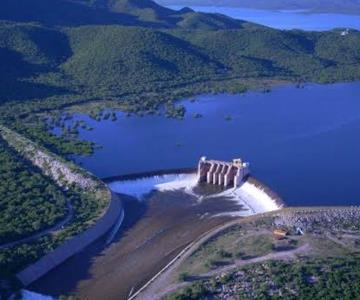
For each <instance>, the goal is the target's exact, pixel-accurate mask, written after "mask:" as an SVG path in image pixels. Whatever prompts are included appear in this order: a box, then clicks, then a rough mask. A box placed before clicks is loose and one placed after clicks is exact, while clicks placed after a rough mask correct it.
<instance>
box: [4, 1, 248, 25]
mask: <svg viewBox="0 0 360 300" xmlns="http://www.w3.org/2000/svg"><path fill="white" fill-rule="evenodd" d="M0 19H2V20H8V21H16V22H39V23H42V24H45V25H50V26H53V25H55V26H79V25H90V24H92V25H110V24H118V25H126V26H141V27H148V28H176V27H181V28H187V29H199V28H207V29H226V28H229V29H230V28H240V27H241V25H242V23H243V22H241V21H239V20H234V19H231V18H229V17H226V16H224V15H219V14H205V13H196V12H194V11H192V10H191V9H183V10H180V11H174V10H171V9H168V8H165V7H162V6H160V5H158V4H157V3H155V2H154V1H151V0H51V1H49V0H2V1H1V3H0Z"/></svg>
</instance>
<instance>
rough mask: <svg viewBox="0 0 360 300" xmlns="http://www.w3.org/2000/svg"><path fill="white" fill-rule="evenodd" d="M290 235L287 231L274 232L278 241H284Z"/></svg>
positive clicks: (277, 230)
mask: <svg viewBox="0 0 360 300" xmlns="http://www.w3.org/2000/svg"><path fill="white" fill-rule="evenodd" d="M287 235H288V231H287V230H285V229H281V228H280V229H275V230H274V236H275V238H276V239H278V240H283V239H284V238H286V236H287Z"/></svg>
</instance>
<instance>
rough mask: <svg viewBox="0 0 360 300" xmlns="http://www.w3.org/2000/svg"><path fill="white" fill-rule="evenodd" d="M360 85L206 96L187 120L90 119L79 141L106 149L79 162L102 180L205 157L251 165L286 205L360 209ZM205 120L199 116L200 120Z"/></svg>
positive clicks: (191, 104) (189, 104) (189, 108)
mask: <svg viewBox="0 0 360 300" xmlns="http://www.w3.org/2000/svg"><path fill="white" fill-rule="evenodd" d="M359 99H360V83H340V84H332V85H315V84H308V85H306V86H305V87H303V88H297V87H295V86H282V87H276V88H274V89H273V90H272V91H271V92H269V93H264V92H261V91H258V92H248V93H246V94H243V95H229V94H219V95H200V96H197V97H195V101H190V100H189V99H184V100H182V101H180V102H179V104H182V105H184V106H185V107H186V116H185V118H184V120H175V119H168V118H165V117H164V116H157V115H150V116H144V117H139V116H130V117H127V116H126V115H125V114H124V113H121V112H118V113H117V118H118V119H117V120H116V121H111V120H102V121H100V122H98V121H96V120H94V119H91V118H90V117H88V116H87V115H83V114H77V115H74V118H73V119H72V120H71V121H69V122H74V121H76V120H85V121H86V123H87V124H88V125H89V126H91V127H92V128H93V130H92V131H86V130H82V129H80V137H81V138H82V139H85V140H89V141H93V142H95V143H97V144H99V145H101V146H102V148H101V149H97V150H96V151H95V153H94V155H92V156H90V157H75V160H76V161H77V163H79V164H81V165H83V166H84V167H85V168H87V169H89V170H90V171H92V172H93V173H94V174H96V175H97V176H99V177H102V178H103V177H109V176H117V175H122V174H131V173H139V172H148V171H152V170H160V169H176V168H183V167H194V166H196V164H197V162H198V159H199V157H200V156H202V155H206V156H208V157H209V158H215V159H221V160H231V159H232V158H234V157H242V158H244V159H245V160H246V161H249V162H250V163H251V166H250V168H251V171H252V174H253V175H254V176H255V177H256V178H258V179H259V180H260V181H262V182H264V183H266V184H267V185H269V186H270V187H271V188H272V189H273V190H275V191H276V192H277V193H278V194H279V195H280V196H281V197H282V198H283V200H284V201H285V202H286V204H287V205H296V206H301V205H352V204H360V185H359V184H358V183H357V178H360V139H359V136H360V101H359ZM197 114H200V115H201V117H198V118H196V117H195V115H197Z"/></svg>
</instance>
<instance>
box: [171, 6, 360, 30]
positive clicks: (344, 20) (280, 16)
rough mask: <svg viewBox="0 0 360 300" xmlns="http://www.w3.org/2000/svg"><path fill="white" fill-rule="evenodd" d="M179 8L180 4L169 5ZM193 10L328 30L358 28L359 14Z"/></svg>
mask: <svg viewBox="0 0 360 300" xmlns="http://www.w3.org/2000/svg"><path fill="white" fill-rule="evenodd" d="M169 7H170V8H172V9H175V10H179V9H181V8H182V6H176V5H175V6H169ZM191 8H192V9H194V10H195V11H202V12H208V13H221V14H224V15H227V16H230V17H232V18H235V19H240V20H245V21H250V22H254V23H258V24H262V25H265V26H269V27H273V28H277V29H303V30H330V29H334V28H353V29H358V30H360V16H359V15H344V14H333V13H332V14H328V13H327V14H324V13H311V14H310V13H306V12H300V11H270V10H256V9H246V8H237V7H221V6H191Z"/></svg>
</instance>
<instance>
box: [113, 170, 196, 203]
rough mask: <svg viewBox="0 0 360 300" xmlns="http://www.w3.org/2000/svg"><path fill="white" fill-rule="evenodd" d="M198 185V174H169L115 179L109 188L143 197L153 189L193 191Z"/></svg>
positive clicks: (116, 191)
mask: <svg viewBox="0 0 360 300" xmlns="http://www.w3.org/2000/svg"><path fill="white" fill-rule="evenodd" d="M195 185H196V174H169V175H162V176H152V177H144V178H139V179H135V180H124V181H115V182H112V183H110V184H109V188H110V189H111V190H112V191H113V192H115V193H121V194H126V195H130V196H133V197H136V198H138V199H143V198H144V196H146V195H147V194H149V193H150V192H152V191H154V190H155V191H156V190H157V191H161V192H165V191H172V190H179V189H184V190H186V191H188V192H189V193H190V192H191V190H192V188H193V187H194V186H195Z"/></svg>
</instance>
